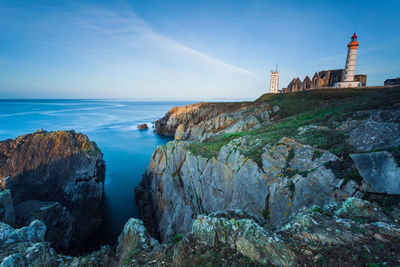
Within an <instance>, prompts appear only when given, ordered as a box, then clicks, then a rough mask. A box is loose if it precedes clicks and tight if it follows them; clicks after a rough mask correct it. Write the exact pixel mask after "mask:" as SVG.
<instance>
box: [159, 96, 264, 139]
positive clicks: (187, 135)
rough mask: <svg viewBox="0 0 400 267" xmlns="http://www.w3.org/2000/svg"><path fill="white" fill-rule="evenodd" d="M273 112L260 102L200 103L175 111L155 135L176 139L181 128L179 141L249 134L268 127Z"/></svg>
mask: <svg viewBox="0 0 400 267" xmlns="http://www.w3.org/2000/svg"><path fill="white" fill-rule="evenodd" d="M271 109H272V108H271ZM271 109H270V107H269V106H268V105H266V104H261V103H256V102H243V103H224V104H221V103H198V104H192V105H187V106H182V107H174V108H172V109H171V110H170V111H168V113H167V114H166V115H165V116H164V117H163V118H162V119H160V120H158V121H156V122H155V128H156V129H155V131H156V133H158V134H162V135H167V136H175V135H176V130H177V129H178V127H181V128H180V132H178V133H177V135H178V137H179V138H178V139H179V140H180V139H195V138H202V137H204V136H205V135H208V136H210V135H213V134H215V133H234V132H239V131H245V130H248V129H254V128H259V127H261V126H265V125H268V124H269V123H270V117H269V116H270V113H271Z"/></svg>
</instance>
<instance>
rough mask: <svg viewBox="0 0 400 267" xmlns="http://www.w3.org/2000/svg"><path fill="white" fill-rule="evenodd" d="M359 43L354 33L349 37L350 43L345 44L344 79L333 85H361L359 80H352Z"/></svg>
mask: <svg viewBox="0 0 400 267" xmlns="http://www.w3.org/2000/svg"><path fill="white" fill-rule="evenodd" d="M358 46H359V43H358V41H357V35H356V33H354V34H353V36H352V37H351V41H350V43H348V44H347V59H346V67H345V70H344V79H343V81H342V82H338V83H335V87H342V88H343V87H361V86H362V83H361V82H360V81H355V80H354V71H355V69H356V58H357V48H358Z"/></svg>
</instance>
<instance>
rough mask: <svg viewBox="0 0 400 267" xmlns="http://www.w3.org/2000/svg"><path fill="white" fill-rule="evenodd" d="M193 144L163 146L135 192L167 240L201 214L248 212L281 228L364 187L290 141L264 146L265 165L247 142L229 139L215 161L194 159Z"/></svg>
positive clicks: (145, 215) (330, 158) (325, 156)
mask: <svg viewBox="0 0 400 267" xmlns="http://www.w3.org/2000/svg"><path fill="white" fill-rule="evenodd" d="M190 144H191V143H190V142H186V141H182V142H178V141H174V142H170V143H168V144H167V145H165V146H161V147H159V148H157V150H156V151H155V152H154V154H153V156H152V159H151V162H150V165H149V167H148V169H147V171H146V173H145V175H144V177H143V180H142V182H141V183H140V186H139V187H138V188H137V189H136V202H137V205H138V207H139V211H140V214H141V216H142V219H143V221H144V222H145V224H146V226H147V229H148V230H149V232H150V233H151V234H153V235H154V236H157V237H159V238H160V239H161V240H163V241H166V240H168V239H170V238H171V237H172V236H174V235H175V234H177V233H188V232H190V231H191V226H192V222H193V220H194V219H195V218H196V217H197V215H199V214H208V213H212V212H215V211H218V210H224V209H242V210H244V211H247V212H250V213H252V214H255V216H257V217H261V218H262V217H263V218H264V219H265V220H266V221H268V222H269V223H270V224H272V225H279V224H281V223H282V222H284V221H287V219H288V218H289V217H290V216H291V215H292V214H295V213H297V212H298V211H299V210H300V209H301V208H302V207H305V206H312V205H320V206H321V205H324V204H326V203H328V202H332V201H341V200H343V199H346V198H347V197H350V196H352V195H354V194H355V193H356V192H357V190H358V189H359V185H358V184H357V183H356V182H354V181H352V180H350V181H347V182H346V183H344V182H343V180H342V179H343V177H338V176H336V175H335V174H334V172H333V171H332V170H331V169H329V168H327V167H326V166H325V165H326V164H327V163H329V162H335V161H337V160H338V158H337V157H336V156H335V155H334V154H332V153H330V152H329V151H323V150H319V149H315V148H313V147H312V146H308V145H303V144H300V143H297V142H296V141H294V140H292V139H289V138H282V139H281V140H280V141H279V142H278V143H277V144H276V145H270V144H268V145H266V146H265V147H264V148H262V151H263V153H262V155H261V161H262V162H261V166H259V165H258V164H257V163H256V162H254V161H253V160H252V159H250V158H247V157H246V156H244V155H243V150H245V149H247V148H248V146H249V144H248V143H247V139H246V138H238V139H235V140H233V141H231V142H229V143H228V144H227V145H225V146H223V147H222V148H221V150H220V152H219V153H218V156H217V157H216V158H210V159H207V158H204V157H201V156H198V155H195V154H193V153H192V152H191V150H190ZM315 154H318V156H319V157H315Z"/></svg>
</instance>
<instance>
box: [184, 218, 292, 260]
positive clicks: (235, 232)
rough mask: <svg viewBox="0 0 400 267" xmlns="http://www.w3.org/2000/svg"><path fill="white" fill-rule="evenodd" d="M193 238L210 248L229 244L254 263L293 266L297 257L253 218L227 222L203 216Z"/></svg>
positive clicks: (196, 222)
mask: <svg viewBox="0 0 400 267" xmlns="http://www.w3.org/2000/svg"><path fill="white" fill-rule="evenodd" d="M191 234H192V235H194V236H195V237H197V238H199V239H200V240H202V241H203V242H205V243H206V244H208V245H209V246H211V247H212V246H215V245H216V244H215V243H216V242H221V243H225V244H228V245H229V246H230V247H231V248H234V249H236V250H237V251H239V252H240V253H242V254H243V255H244V256H246V257H248V258H249V259H251V260H252V261H256V262H260V263H262V264H268V263H270V264H272V265H273V266H293V265H294V264H295V258H296V255H295V254H294V252H293V251H291V250H290V248H289V247H288V246H287V245H286V244H285V243H284V242H283V241H282V240H280V239H279V238H278V236H276V235H275V234H272V233H269V232H267V231H265V230H264V229H263V228H262V227H261V226H259V225H258V224H256V223H255V222H254V221H253V220H251V219H239V220H235V219H227V218H221V217H212V216H204V215H199V216H198V217H197V219H196V220H195V221H194V222H193V227H192V232H191Z"/></svg>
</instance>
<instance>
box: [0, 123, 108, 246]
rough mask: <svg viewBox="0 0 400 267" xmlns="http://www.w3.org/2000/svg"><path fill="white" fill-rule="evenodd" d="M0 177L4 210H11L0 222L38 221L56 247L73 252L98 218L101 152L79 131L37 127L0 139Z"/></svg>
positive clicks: (102, 174)
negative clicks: (29, 131) (8, 198)
mask: <svg viewBox="0 0 400 267" xmlns="http://www.w3.org/2000/svg"><path fill="white" fill-rule="evenodd" d="M0 177H1V179H0V183H1V186H2V187H3V189H5V190H6V191H5V192H6V194H4V193H3V195H4V196H6V195H8V196H9V197H10V198H12V200H11V201H9V202H8V204H5V205H4V209H5V210H7V211H6V213H7V212H8V213H11V214H12V213H14V214H12V215H10V214H8V215H6V217H8V219H7V220H4V221H5V222H8V223H10V224H11V225H15V226H17V227H23V226H26V225H29V224H30V223H31V222H32V221H34V220H41V221H42V222H44V223H45V224H46V226H47V231H46V236H45V240H46V241H49V242H50V244H51V245H52V246H53V247H54V248H55V249H56V250H58V251H62V252H68V253H74V252H79V251H80V249H81V248H82V247H83V245H84V243H85V241H86V240H87V239H88V237H89V236H90V235H91V234H92V233H94V232H95V231H96V229H97V228H98V227H99V225H100V223H101V221H102V218H103V190H104V179H105V163H104V160H103V154H102V153H101V151H100V149H99V148H98V147H97V145H96V144H95V143H94V142H91V141H90V140H89V139H88V138H87V136H85V135H83V134H81V133H75V132H74V131H56V132H46V131H43V130H40V131H37V132H35V133H33V134H27V135H23V136H20V137H17V138H15V139H13V140H5V141H2V142H0ZM10 204H12V205H10ZM13 210H14V212H13ZM10 217H14V218H13V219H10Z"/></svg>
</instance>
